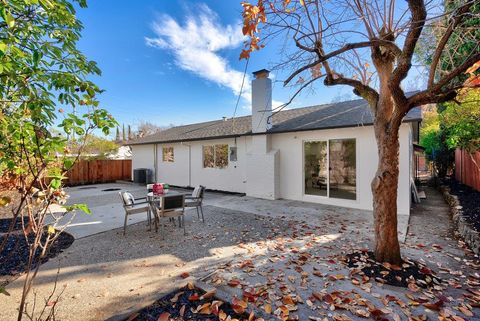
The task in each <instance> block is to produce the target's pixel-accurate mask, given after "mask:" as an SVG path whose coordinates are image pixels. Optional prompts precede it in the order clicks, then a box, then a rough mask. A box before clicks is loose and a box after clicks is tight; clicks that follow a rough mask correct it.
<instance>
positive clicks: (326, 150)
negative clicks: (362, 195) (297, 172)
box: [304, 139, 357, 200]
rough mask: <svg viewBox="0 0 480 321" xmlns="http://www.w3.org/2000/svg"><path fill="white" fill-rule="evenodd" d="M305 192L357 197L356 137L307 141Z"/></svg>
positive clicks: (328, 195)
mask: <svg viewBox="0 0 480 321" xmlns="http://www.w3.org/2000/svg"><path fill="white" fill-rule="evenodd" d="M304 157H305V159H304V173H305V194H306V195H318V196H325V197H332V198H341V199H351V200H355V199H356V198H357V195H356V187H357V182H356V177H357V174H356V143H355V139H332V140H329V141H312V142H305V143H304Z"/></svg>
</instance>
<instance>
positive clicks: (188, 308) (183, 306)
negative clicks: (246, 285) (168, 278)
mask: <svg viewBox="0 0 480 321" xmlns="http://www.w3.org/2000/svg"><path fill="white" fill-rule="evenodd" d="M245 308H246V302H245V301H242V300H238V301H236V302H234V303H228V302H223V301H221V300H219V299H218V298H216V297H215V292H205V291H204V290H202V289H200V288H198V287H195V286H193V285H192V284H189V285H187V286H185V287H183V288H181V289H178V290H175V291H173V292H171V293H169V294H167V295H166V296H164V297H162V298H161V299H159V300H157V301H156V302H155V303H153V304H152V305H151V306H149V307H146V308H144V309H142V310H141V311H139V312H136V313H134V314H132V315H131V316H130V317H128V318H127V319H126V320H128V321H157V320H170V321H177V320H178V321H180V320H182V321H189V320H192V321H193V320H211V321H219V320H226V319H227V318H229V317H230V318H231V319H232V320H235V319H237V320H249V315H248V314H247V313H246V312H245ZM229 320H230V319H229Z"/></svg>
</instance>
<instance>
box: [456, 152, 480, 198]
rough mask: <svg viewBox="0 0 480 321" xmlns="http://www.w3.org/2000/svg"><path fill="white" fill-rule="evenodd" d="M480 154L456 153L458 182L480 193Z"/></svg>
mask: <svg viewBox="0 0 480 321" xmlns="http://www.w3.org/2000/svg"><path fill="white" fill-rule="evenodd" d="M479 167H480V152H476V153H473V154H470V153H468V152H466V151H464V150H461V149H457V150H456V151H455V178H456V179H457V181H459V182H461V183H463V184H465V185H468V186H470V187H472V188H474V189H476V190H477V191H480V168H479Z"/></svg>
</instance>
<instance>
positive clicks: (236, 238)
mask: <svg viewBox="0 0 480 321" xmlns="http://www.w3.org/2000/svg"><path fill="white" fill-rule="evenodd" d="M205 215H206V223H205V224H203V223H201V222H197V220H196V215H194V214H193V212H190V214H189V215H187V231H188V235H187V236H183V233H182V231H181V230H180V229H178V228H176V227H173V226H169V227H168V236H167V237H166V240H162V239H161V236H160V235H158V234H156V233H154V232H145V230H146V226H145V223H139V224H136V225H133V226H131V227H129V228H128V230H127V236H126V237H123V236H122V235H121V230H112V231H108V232H105V233H102V234H98V235H93V236H91V237H86V238H83V239H80V240H77V241H75V243H74V244H73V245H72V246H71V247H70V248H69V249H67V250H66V251H65V252H64V253H62V254H61V255H60V256H59V257H58V258H59V260H58V261H57V260H51V261H49V262H47V263H46V264H45V265H43V266H42V268H41V272H40V274H39V276H38V279H37V284H38V285H37V288H36V291H37V293H38V294H37V296H38V297H42V296H46V295H47V294H48V293H49V291H50V289H51V287H52V284H53V281H54V279H55V274H56V269H57V266H58V264H60V266H61V267H62V270H61V274H60V279H59V285H60V288H62V289H63V287H62V286H65V288H64V293H63V295H62V296H61V298H60V299H59V300H58V302H56V308H57V311H58V318H57V319H58V320H104V319H106V318H108V317H110V316H112V315H116V314H119V313H122V312H125V311H127V310H129V309H131V308H132V307H137V306H139V305H143V306H147V305H149V304H151V303H153V302H154V301H155V300H156V299H158V298H160V297H162V296H163V295H165V294H167V293H169V292H171V291H173V290H175V289H177V288H178V287H179V286H184V285H185V284H186V282H188V281H194V280H196V279H201V280H203V281H205V282H207V283H208V284H209V285H214V286H216V287H218V288H221V289H222V290H223V291H225V292H229V293H231V294H232V295H237V296H238V297H239V298H241V297H244V298H247V299H248V301H249V306H252V305H256V306H258V308H259V309H266V305H269V306H270V307H271V310H272V314H277V315H281V314H282V313H289V314H290V317H292V318H293V319H295V317H296V318H298V319H299V320H308V319H309V317H312V318H313V319H312V320H322V319H323V318H325V317H326V318H328V319H332V318H333V319H335V320H349V318H351V319H354V320H364V319H365V316H366V315H368V317H369V318H373V317H379V316H380V317H381V318H385V319H387V320H392V319H393V320H399V319H407V316H409V317H410V318H411V319H412V320H425V318H428V319H431V320H436V319H438V317H439V316H440V315H439V314H442V316H443V315H447V317H445V319H444V320H445V321H448V320H452V319H451V318H449V316H452V315H455V316H456V317H457V319H456V320H459V321H461V320H462V318H463V319H464V320H467V319H468V320H477V319H476V318H478V316H479V311H478V308H476V307H474V305H475V304H474V300H476V298H473V299H472V297H471V295H474V296H475V293H480V287H479V285H480V275H479V270H478V269H479V265H478V261H476V259H475V258H474V257H472V255H471V253H469V252H468V250H467V249H465V248H464V247H463V245H462V244H461V243H460V242H458V241H457V240H455V239H454V238H453V237H452V236H451V232H450V221H449V214H448V207H447V206H446V204H445V203H444V202H443V199H442V198H441V196H440V195H439V194H438V193H437V192H436V191H434V190H427V200H426V201H424V202H423V203H422V204H421V206H419V207H417V208H416V209H415V210H414V211H413V213H412V216H411V221H410V230H409V233H408V237H407V242H406V244H404V245H403V247H402V249H403V255H404V257H407V258H410V259H414V260H417V261H420V262H423V263H425V264H426V265H427V266H429V267H430V268H432V270H434V271H435V273H437V274H438V275H439V276H440V278H441V279H442V280H444V283H443V284H442V285H441V286H440V287H438V288H437V289H433V290H423V289H419V288H417V287H415V286H411V287H409V288H408V289H405V288H398V287H392V286H388V285H383V284H381V283H377V282H375V281H374V280H368V279H367V280H366V279H365V278H364V277H363V276H362V275H361V274H358V272H354V271H353V272H352V270H350V269H349V268H348V267H347V266H346V265H345V264H343V263H342V258H343V257H344V256H345V255H346V254H348V253H351V252H352V251H353V250H354V249H357V250H358V249H365V248H371V245H372V239H371V236H372V233H371V231H372V229H371V227H370V226H368V224H369V223H368V222H367V221H356V220H352V219H351V218H350V219H348V220H342V219H340V218H339V217H336V216H332V217H329V216H328V215H327V216H325V217H324V219H323V225H321V226H318V225H316V226H314V225H310V222H309V220H303V218H302V219H301V220H294V219H295V217H277V218H273V217H268V216H258V215H254V214H251V213H246V212H240V211H234V210H231V209H222V208H219V207H214V206H206V207H205ZM360 229H362V232H360V231H359V230H360ZM368 231H370V233H368ZM55 261H56V262H55ZM184 272H188V273H189V274H190V277H189V278H187V279H183V278H182V277H181V276H180V275H181V274H182V273H184ZM352 273H353V274H352ZM21 280H22V279H19V280H17V281H15V282H13V283H12V284H10V285H9V286H8V287H7V290H8V291H9V292H10V293H11V294H12V295H11V296H10V297H6V298H5V300H2V301H0V309H1V310H2V312H4V313H3V314H2V315H0V320H11V319H12V316H13V315H14V313H15V306H16V305H17V302H18V297H19V292H20V286H21V284H20V281H21ZM468 291H473V292H468ZM259 293H261V296H260V295H259ZM469 295H470V297H469ZM479 295H480V294H479ZM472 300H473V301H472ZM472 302H473V303H472ZM477 302H478V301H477ZM285 307H286V308H287V311H288V312H286V311H285ZM267 310H269V309H267ZM72 311H73V312H74V313H72ZM272 319H273V315H272Z"/></svg>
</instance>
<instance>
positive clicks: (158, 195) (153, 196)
mask: <svg viewBox="0 0 480 321" xmlns="http://www.w3.org/2000/svg"><path fill="white" fill-rule="evenodd" d="M177 195H190V194H188V193H185V192H178V191H168V192H167V193H163V194H153V192H149V193H147V197H151V198H164V197H169V196H177Z"/></svg>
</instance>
